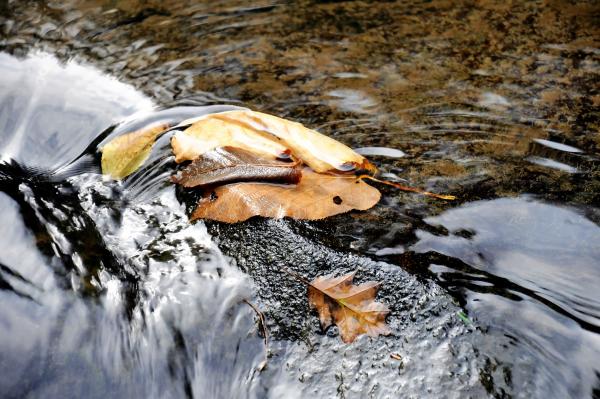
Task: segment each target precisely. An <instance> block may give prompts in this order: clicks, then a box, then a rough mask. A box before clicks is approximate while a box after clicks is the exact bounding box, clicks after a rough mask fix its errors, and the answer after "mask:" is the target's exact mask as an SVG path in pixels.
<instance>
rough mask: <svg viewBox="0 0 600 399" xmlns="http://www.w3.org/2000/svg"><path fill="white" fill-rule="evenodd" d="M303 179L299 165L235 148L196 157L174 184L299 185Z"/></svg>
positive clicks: (175, 177)
mask: <svg viewBox="0 0 600 399" xmlns="http://www.w3.org/2000/svg"><path fill="white" fill-rule="evenodd" d="M301 177H302V171H301V168H300V167H299V165H298V163H297V162H282V161H277V160H273V159H268V158H263V157H261V156H260V155H258V154H256V153H254V152H250V151H246V150H244V149H241V148H235V147H219V148H216V149H214V150H211V151H208V152H206V153H204V154H202V155H200V156H199V157H198V158H196V159H195V160H194V161H193V162H192V163H191V164H190V165H189V166H187V167H186V168H185V169H183V171H181V173H180V174H179V175H178V176H174V177H173V178H172V181H173V182H174V183H177V184H180V185H182V186H184V187H201V186H207V185H219V184H224V183H232V182H241V181H269V182H276V183H286V184H296V183H298V182H299V181H300V178H301Z"/></svg>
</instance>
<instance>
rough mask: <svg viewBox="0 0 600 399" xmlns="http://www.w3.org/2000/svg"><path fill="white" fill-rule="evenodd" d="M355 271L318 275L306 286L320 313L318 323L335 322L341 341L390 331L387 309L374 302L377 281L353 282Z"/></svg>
mask: <svg viewBox="0 0 600 399" xmlns="http://www.w3.org/2000/svg"><path fill="white" fill-rule="evenodd" d="M355 274H356V272H353V273H349V274H346V275H344V276H341V277H317V278H316V279H314V280H313V281H311V282H310V285H309V287H308V301H309V303H310V305H311V306H312V307H313V308H315V309H316V310H317V312H318V313H319V320H320V321H321V327H322V328H323V329H326V328H327V327H329V326H330V325H332V324H335V325H337V326H338V328H339V329H340V335H341V337H342V341H344V342H346V343H348V342H352V341H354V339H356V337H357V336H358V335H360V334H368V335H370V336H371V337H376V336H378V335H380V334H381V335H387V334H389V333H390V329H389V328H388V326H387V325H386V324H385V317H386V316H387V314H388V313H389V312H390V311H389V309H388V307H387V306H386V305H384V304H382V303H379V302H375V295H377V290H378V289H379V283H376V282H374V281H369V282H367V283H363V284H360V285H353V284H352V279H353V278H354V275H355Z"/></svg>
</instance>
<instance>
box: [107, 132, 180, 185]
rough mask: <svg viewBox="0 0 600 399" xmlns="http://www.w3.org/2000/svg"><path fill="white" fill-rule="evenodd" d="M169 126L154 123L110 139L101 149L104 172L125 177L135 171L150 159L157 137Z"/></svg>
mask: <svg viewBox="0 0 600 399" xmlns="http://www.w3.org/2000/svg"><path fill="white" fill-rule="evenodd" d="M168 128H169V126H168V125H166V124H164V123H158V124H153V125H150V126H145V127H143V128H142V129H140V130H136V131H134V132H130V133H126V134H124V135H122V136H118V137H115V138H114V139H112V140H111V141H109V142H108V143H107V144H106V145H104V146H103V147H102V148H101V149H100V151H101V152H102V160H101V165H102V173H103V174H106V175H110V176H111V177H112V178H113V179H123V178H125V177H127V176H129V175H130V174H132V173H133V172H135V171H136V170H137V169H138V168H139V167H140V166H142V164H143V163H144V162H145V161H146V159H148V156H149V155H150V151H151V150H152V146H153V145H154V142H155V141H156V138H157V137H158V136H159V135H160V134H161V133H163V132H164V131H165V130H167V129H168Z"/></svg>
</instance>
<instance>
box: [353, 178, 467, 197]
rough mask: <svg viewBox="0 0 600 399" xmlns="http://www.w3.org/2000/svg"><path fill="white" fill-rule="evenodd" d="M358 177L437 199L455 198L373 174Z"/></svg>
mask: <svg viewBox="0 0 600 399" xmlns="http://www.w3.org/2000/svg"><path fill="white" fill-rule="evenodd" d="M358 178H359V179H363V180H364V179H369V180H373V181H376V182H377V183H381V184H387V185H388V186H392V187H395V188H397V189H399V190H402V191H410V192H413V193H418V194H423V195H426V196H428V197H434V198H439V199H443V200H448V201H452V200H455V199H456V197H455V196H454V195H443V194H435V193H430V192H429V191H424V190H421V189H419V188H415V187H409V186H404V185H402V184H399V183H395V182H393V181H387V180H379V179H377V178H375V177H373V176H369V175H360V176H358Z"/></svg>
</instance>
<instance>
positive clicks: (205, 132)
mask: <svg viewBox="0 0 600 399" xmlns="http://www.w3.org/2000/svg"><path fill="white" fill-rule="evenodd" d="M177 128H182V129H183V130H176V131H175V133H174V135H173V136H172V137H171V148H172V150H173V154H174V155H175V161H176V162H177V163H183V162H186V165H185V166H184V167H183V168H182V170H180V172H179V173H178V174H177V175H175V176H173V177H172V182H174V183H176V184H179V185H181V186H183V187H185V188H186V189H194V190H199V191H200V193H201V194H202V198H201V200H200V201H199V203H198V205H197V207H196V209H195V210H194V212H193V213H192V215H191V220H195V219H212V220H217V221H221V222H227V223H236V222H241V221H244V220H247V219H248V218H250V217H253V216H263V217H270V218H283V217H291V218H295V219H307V220H316V219H323V218H326V217H328V216H332V215H336V214H339V213H343V212H348V211H351V210H354V209H356V210H366V209H369V208H371V207H373V206H374V205H375V204H376V203H377V202H378V201H379V199H380V197H381V194H380V192H379V190H377V189H376V188H374V187H372V186H370V185H368V184H366V183H365V182H364V181H363V179H364V178H369V179H371V180H373V181H376V182H379V183H383V184H388V185H392V186H394V187H396V188H399V189H401V190H407V191H415V192H419V193H422V194H425V195H429V196H433V197H438V198H443V199H453V197H452V196H443V195H438V194H433V193H428V192H424V191H421V190H418V189H415V188H412V187H406V186H402V185H400V184H397V183H393V182H387V181H383V180H378V179H376V178H375V177H373V176H372V175H373V174H375V173H376V172H377V168H375V167H374V166H373V165H372V164H371V163H369V161H368V160H367V159H366V158H364V157H363V156H362V155H360V154H358V153H356V152H355V151H353V150H352V149H351V148H349V147H347V146H345V145H344V144H342V143H340V142H338V141H336V140H334V139H332V138H330V137H327V136H324V135H322V134H320V133H319V132H316V131H314V130H311V129H308V128H306V127H304V126H303V125H301V124H300V123H296V122H291V121H288V120H285V119H282V118H278V117H276V116H272V115H267V114H263V113H260V112H254V111H250V110H235V111H226V112H221V113H216V114H209V115H203V116H201V117H199V118H195V119H193V120H188V121H184V122H182V123H180V124H179V125H178V126H177V127H176V128H175V129H177ZM167 129H168V126H166V125H160V124H159V125H151V126H149V127H146V128H144V129H141V130H139V131H136V132H132V133H127V134H125V135H123V136H120V137H117V138H115V139H113V140H112V141H110V142H109V143H108V144H106V145H105V146H104V147H103V148H102V149H101V151H102V171H103V173H105V174H108V175H110V176H112V177H113V178H115V179H123V178H125V177H127V176H128V175H130V174H131V173H133V172H134V171H135V170H136V169H138V168H139V167H140V166H141V165H142V164H143V162H144V161H145V160H146V159H147V158H148V156H149V154H150V151H151V149H152V146H153V144H154V141H155V140H156V138H157V137H158V136H159V135H161V134H162V133H164V132H166V131H167ZM175 129H171V130H175ZM365 173H366V174H365Z"/></svg>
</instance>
